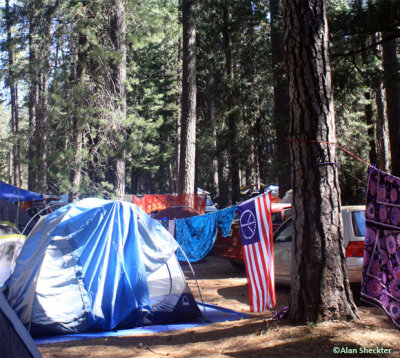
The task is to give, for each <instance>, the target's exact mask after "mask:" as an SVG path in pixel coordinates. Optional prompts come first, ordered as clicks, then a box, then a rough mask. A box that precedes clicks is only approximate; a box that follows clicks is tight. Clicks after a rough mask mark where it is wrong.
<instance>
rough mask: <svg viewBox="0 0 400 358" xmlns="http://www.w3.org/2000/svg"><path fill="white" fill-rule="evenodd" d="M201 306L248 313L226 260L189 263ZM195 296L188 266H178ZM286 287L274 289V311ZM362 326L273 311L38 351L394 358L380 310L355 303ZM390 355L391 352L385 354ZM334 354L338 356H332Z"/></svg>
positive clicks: (239, 276) (242, 282)
mask: <svg viewBox="0 0 400 358" xmlns="http://www.w3.org/2000/svg"><path fill="white" fill-rule="evenodd" d="M193 268H194V270H195V272H196V276H197V279H198V282H199V286H200V288H201V292H202V296H203V299H204V301H205V302H207V303H212V304H215V305H218V306H221V307H225V308H229V309H233V310H236V311H240V312H244V313H249V312H248V309H249V306H248V293H247V283H246V276H245V273H244V272H240V271H237V270H236V269H235V268H233V267H232V266H231V265H230V264H229V262H228V261H227V260H224V259H221V258H218V257H216V256H208V257H207V258H206V259H204V260H202V261H201V262H199V263H195V264H193ZM183 270H184V272H185V274H186V276H187V278H188V281H189V285H190V288H191V290H192V292H193V294H194V295H195V296H196V298H197V299H199V297H198V292H197V288H196V285H195V282H194V280H193V278H192V275H191V273H190V269H189V267H188V265H183ZM288 298H289V288H288V287H284V286H277V307H276V309H280V308H282V307H284V306H287V305H288ZM357 303H358V305H359V311H360V316H361V318H362V320H361V321H357V322H339V321H337V322H335V321H334V322H324V323H320V324H312V323H309V324H307V325H303V326H293V325H290V324H289V323H288V322H287V321H268V318H269V317H271V314H272V312H271V311H267V312H265V313H263V314H253V315H252V316H253V317H252V318H250V319H244V320H240V321H231V322H224V323H216V324H210V325H206V326H201V327H197V328H191V329H186V330H180V331H170V332H162V333H157V334H149V335H140V336H133V337H123V338H112V337H110V338H106V339H105V338H99V339H92V340H81V341H74V342H66V343H56V344H48V345H41V346H39V350H40V351H41V353H42V354H43V357H45V358H47V357H48V358H50V357H52V358H53V357H54V358H56V357H57V358H61V357H69V358H78V357H79V358H80V357H102V358H105V357H107V358H108V357H205V356H209V357H278V358H279V357H282V358H283V357H307V358H310V357H311V358H312V357H322V356H323V357H399V356H400V342H399V340H398V337H399V331H398V329H397V328H395V326H394V325H393V324H392V323H391V322H390V320H389V319H388V318H387V317H386V316H385V315H384V313H383V312H382V310H380V309H378V308H375V307H371V306H367V305H365V304H363V303H361V302H359V300H357ZM389 351H390V352H389ZM336 352H338V354H336Z"/></svg>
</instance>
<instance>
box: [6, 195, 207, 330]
mask: <svg viewBox="0 0 400 358" xmlns="http://www.w3.org/2000/svg"><path fill="white" fill-rule="evenodd" d="M176 249H177V243H176V241H175V240H174V238H173V237H172V236H171V235H170V234H169V233H168V231H167V230H165V229H164V228H163V227H162V225H161V224H159V223H158V222H156V221H155V220H153V219H152V218H151V217H150V216H149V215H147V214H146V213H145V212H144V211H143V210H141V209H139V208H138V207H137V206H135V205H134V204H131V203H128V202H122V201H108V200H100V199H84V200H82V201H79V202H77V203H72V204H69V205H67V206H64V207H62V208H60V209H58V210H56V211H54V212H53V213H51V214H49V215H47V216H46V217H42V218H41V219H40V220H39V222H38V223H37V225H36V226H35V228H34V229H33V231H32V232H31V233H30V234H29V236H28V238H27V239H26V242H25V244H24V246H23V248H22V251H21V253H20V254H19V256H18V259H17V262H16V266H15V270H14V272H13V274H12V275H11V277H10V279H9V280H8V281H7V290H8V300H9V302H10V304H11V306H12V308H13V309H14V310H15V312H16V313H17V314H18V316H19V317H20V319H21V321H22V322H23V323H24V324H26V325H29V326H30V328H31V331H30V332H31V333H32V334H33V335H44V334H66V333H79V332H87V331H98V330H112V329H123V328H132V327H135V326H141V325H144V324H154V323H157V324H163V323H173V322H180V321H189V320H193V319H196V318H199V319H201V316H202V315H201V312H200V310H199V308H198V306H197V304H196V302H195V300H194V297H193V295H192V294H191V292H190V290H189V287H188V285H187V283H186V281H185V277H184V275H183V272H182V270H181V268H180V265H179V263H178V261H177V259H176V256H175V251H176Z"/></svg>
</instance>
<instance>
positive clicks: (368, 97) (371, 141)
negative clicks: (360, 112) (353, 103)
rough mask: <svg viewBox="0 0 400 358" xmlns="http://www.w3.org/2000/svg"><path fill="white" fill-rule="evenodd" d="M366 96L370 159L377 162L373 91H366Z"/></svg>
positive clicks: (366, 121) (371, 161)
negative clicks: (372, 101)
mask: <svg viewBox="0 0 400 358" xmlns="http://www.w3.org/2000/svg"><path fill="white" fill-rule="evenodd" d="M364 97H365V99H366V100H367V104H366V105H365V123H366V124H367V126H368V138H369V161H370V163H376V161H377V154H376V145H375V123H374V120H373V112H372V103H371V93H370V92H369V91H367V92H364Z"/></svg>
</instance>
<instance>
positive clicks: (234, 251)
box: [214, 203, 292, 266]
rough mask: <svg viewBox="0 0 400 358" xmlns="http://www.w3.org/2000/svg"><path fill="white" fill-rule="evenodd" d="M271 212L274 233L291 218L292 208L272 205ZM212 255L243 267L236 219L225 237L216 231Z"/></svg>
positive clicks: (240, 240)
mask: <svg viewBox="0 0 400 358" xmlns="http://www.w3.org/2000/svg"><path fill="white" fill-rule="evenodd" d="M271 212H272V228H273V231H275V230H276V229H277V228H279V227H280V226H281V225H282V223H283V222H284V221H285V220H286V219H288V218H290V217H291V215H292V206H291V205H290V204H288V203H286V204H282V203H272V204H271ZM214 253H215V254H216V255H217V256H219V257H223V258H226V259H229V260H230V262H231V263H232V265H234V266H243V260H244V258H243V250H242V236H241V234H240V224H239V220H238V219H237V218H236V219H235V220H234V222H233V223H232V227H231V231H230V233H229V234H228V236H227V237H223V236H222V233H221V231H220V230H218V234H217V239H216V240H215V244H214Z"/></svg>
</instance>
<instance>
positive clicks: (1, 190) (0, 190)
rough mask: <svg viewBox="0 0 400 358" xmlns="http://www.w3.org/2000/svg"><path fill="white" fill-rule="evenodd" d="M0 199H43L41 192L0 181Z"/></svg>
mask: <svg viewBox="0 0 400 358" xmlns="http://www.w3.org/2000/svg"><path fill="white" fill-rule="evenodd" d="M0 199H4V200H8V201H12V202H16V201H38V200H43V195H42V194H37V193H34V192H33V191H29V190H25V189H21V188H17V187H16V186H13V185H10V184H7V183H4V182H2V181H0Z"/></svg>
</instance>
